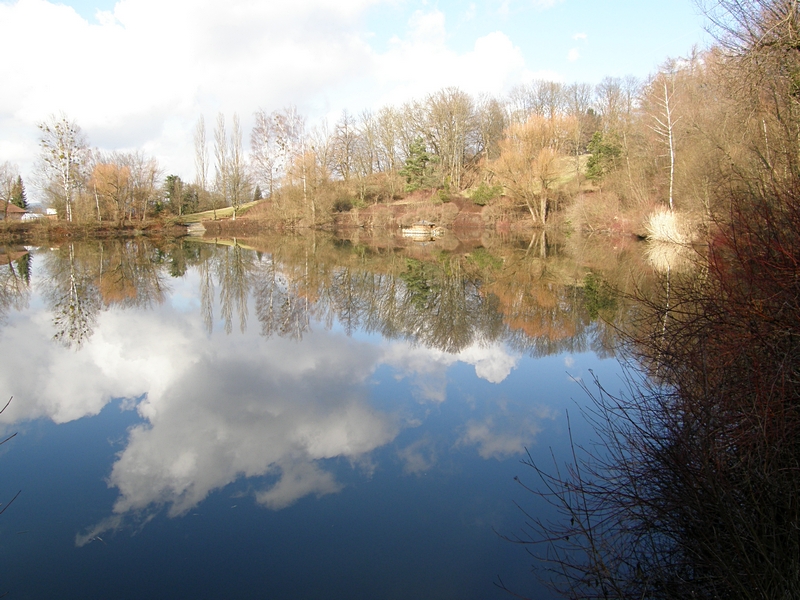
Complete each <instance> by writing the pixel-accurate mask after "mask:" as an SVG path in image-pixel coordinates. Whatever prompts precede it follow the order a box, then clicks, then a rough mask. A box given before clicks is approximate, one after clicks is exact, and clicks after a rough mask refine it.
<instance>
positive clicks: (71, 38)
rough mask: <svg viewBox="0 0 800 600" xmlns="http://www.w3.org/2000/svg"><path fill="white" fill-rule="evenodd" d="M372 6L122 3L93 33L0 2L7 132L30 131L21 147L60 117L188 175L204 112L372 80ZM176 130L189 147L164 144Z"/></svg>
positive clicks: (63, 11) (57, 9)
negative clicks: (361, 26)
mask: <svg viewBox="0 0 800 600" xmlns="http://www.w3.org/2000/svg"><path fill="white" fill-rule="evenodd" d="M373 3H374V0H349V1H343V2H335V3H333V2H327V1H324V0H300V1H297V2H282V3H278V2H251V1H250V0H229V1H227V2H219V1H217V0H200V1H196V0H122V1H120V2H118V3H117V5H116V6H115V8H114V10H113V13H109V12H102V13H99V14H98V18H97V21H96V22H92V23H89V22H87V21H86V20H84V19H83V18H82V17H80V16H79V15H78V14H77V13H76V12H75V11H74V10H72V9H71V8H69V7H66V6H62V5H56V4H51V3H49V2H46V1H45V0H20V1H19V2H17V3H14V4H0V53H2V54H3V56H6V57H14V58H13V59H11V60H8V59H6V60H4V61H2V62H1V63H0V78H2V79H3V80H4V81H14V86H13V88H14V91H13V93H10V90H9V88H8V86H6V88H5V89H4V92H3V93H2V94H0V122H3V121H7V120H13V121H16V122H18V123H21V124H23V125H24V127H23V128H21V129H20V130H18V131H16V132H13V133H14V134H15V136H17V137H16V138H15V139H12V140H11V142H12V143H14V144H17V145H19V144H21V143H22V139H24V137H33V138H35V136H36V130H35V123H36V122H37V121H41V120H43V119H44V118H46V117H47V115H49V114H51V113H57V112H59V111H62V110H63V111H64V112H66V113H67V114H68V115H69V116H71V117H72V118H74V119H76V120H77V121H78V122H79V123H80V124H81V126H82V127H83V128H84V129H85V130H87V131H88V132H90V133H91V136H90V137H91V141H92V142H93V143H94V144H97V145H100V146H107V147H116V148H125V147H137V148H138V147H147V148H148V150H149V151H151V152H153V153H155V154H156V155H161V156H162V157H164V158H168V157H171V159H172V160H174V161H175V162H177V163H180V164H179V165H177V166H179V167H183V168H184V169H186V170H189V169H191V164H190V161H191V152H187V151H186V147H187V146H190V144H191V127H192V124H193V123H194V121H195V120H196V119H197V117H198V116H199V115H200V114H201V112H206V113H208V114H209V115H210V116H213V114H215V113H216V112H217V111H218V110H222V111H225V112H228V113H230V112H233V111H236V110H238V111H242V112H243V113H244V116H248V115H249V114H250V113H251V112H252V111H253V110H255V109H256V108H257V107H258V106H259V105H264V106H266V107H268V108H280V107H281V106H283V105H286V104H289V103H297V104H301V105H302V104H303V101H304V100H306V99H308V98H317V96H318V95H319V94H320V93H321V92H323V90H325V89H326V88H328V87H329V86H331V85H335V84H337V83H339V82H341V81H343V80H347V79H352V78H353V77H356V76H358V75H360V74H361V73H363V71H364V70H367V71H369V70H370V68H371V61H372V53H371V50H370V49H369V46H368V45H367V44H366V43H365V42H364V40H363V39H362V38H363V36H361V34H360V32H359V30H358V18H357V17H358V16H359V15H360V14H361V13H362V12H363V11H364V10H365V9H366V8H367V7H368V6H369V5H371V4H373ZM33 39H35V40H36V43H31V40H33ZM21 48H24V51H20V49H21ZM276 82H278V83H277V84H276ZM317 100H318V98H317ZM305 108H307V107H305ZM170 123H174V124H172V125H169V124H170ZM168 127H171V128H173V129H174V128H177V129H179V130H181V131H182V132H184V133H185V136H184V139H181V140H180V141H176V140H174V139H170V138H169V137H167V136H165V135H164V131H165V129H167V128H168ZM0 150H4V151H6V152H9V149H4V148H0ZM4 158H8V159H11V160H16V161H17V162H22V163H26V162H27V163H28V164H29V163H30V157H26V156H24V154H23V155H16V156H15V155H14V154H13V153H12V154H11V155H6V156H0V159H4ZM170 168H176V167H175V166H173V165H170ZM190 174H191V171H189V172H188V173H186V175H187V176H188V175H190Z"/></svg>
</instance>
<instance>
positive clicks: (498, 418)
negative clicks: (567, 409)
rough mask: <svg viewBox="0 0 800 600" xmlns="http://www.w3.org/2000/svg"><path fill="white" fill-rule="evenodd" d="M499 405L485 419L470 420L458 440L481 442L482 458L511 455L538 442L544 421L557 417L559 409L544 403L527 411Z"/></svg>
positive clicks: (466, 442)
mask: <svg viewBox="0 0 800 600" xmlns="http://www.w3.org/2000/svg"><path fill="white" fill-rule="evenodd" d="M499 408H500V410H498V411H496V412H495V413H494V414H491V415H489V416H487V417H485V418H484V419H483V420H475V419H473V420H471V421H469V422H468V423H467V424H466V426H465V427H464V433H463V434H462V435H461V437H460V438H459V440H458V444H459V445H466V446H477V448H478V454H479V455H480V456H481V457H482V458H486V459H489V458H496V459H498V460H499V459H504V458H508V457H509V456H513V455H514V454H520V453H522V452H524V450H525V448H527V447H529V446H531V445H533V444H534V443H535V441H536V436H537V435H538V434H539V433H540V432H541V431H542V421H544V420H549V421H552V420H554V419H555V412H554V411H552V410H551V409H549V408H546V407H543V406H538V407H535V408H534V409H532V410H530V409H529V410H527V411H524V412H522V411H518V410H514V411H509V410H504V409H503V407H502V406H501V407H499Z"/></svg>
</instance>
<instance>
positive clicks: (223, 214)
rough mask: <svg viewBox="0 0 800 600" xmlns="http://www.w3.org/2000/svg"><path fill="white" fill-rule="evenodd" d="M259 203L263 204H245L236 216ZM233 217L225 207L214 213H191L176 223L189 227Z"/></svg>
mask: <svg viewBox="0 0 800 600" xmlns="http://www.w3.org/2000/svg"><path fill="white" fill-rule="evenodd" d="M259 202H263V200H255V201H253V202H248V203H246V204H242V205H241V206H240V207H239V210H238V212H237V213H236V215H237V216H242V215H243V214H244V213H245V212H246V211H247V209H249V208H251V207H253V206H255V205H256V204H258V203H259ZM232 216H233V207H231V206H227V207H225V208H218V209H217V210H216V211H213V210H204V211H203V212H198V213H192V214H190V215H183V216H182V217H181V218H180V219H178V221H179V222H180V223H183V224H184V225H189V224H190V223H200V222H201V221H209V220H213V219H230V218H231V217H232Z"/></svg>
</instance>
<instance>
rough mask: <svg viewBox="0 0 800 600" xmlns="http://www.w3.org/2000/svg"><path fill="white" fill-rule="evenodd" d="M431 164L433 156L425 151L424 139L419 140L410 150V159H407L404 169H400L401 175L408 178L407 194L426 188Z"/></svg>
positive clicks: (412, 144) (415, 141) (413, 143)
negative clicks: (429, 164)
mask: <svg viewBox="0 0 800 600" xmlns="http://www.w3.org/2000/svg"><path fill="white" fill-rule="evenodd" d="M430 162H431V156H430V154H428V152H427V150H425V143H424V142H423V141H422V138H417V139H416V140H414V141H413V142H412V143H411V147H410V148H409V149H408V158H406V162H405V165H403V168H402V169H400V175H402V176H403V177H405V178H406V191H407V192H413V191H414V190H418V189H420V188H421V187H424V185H425V179H426V176H427V174H428V163H430Z"/></svg>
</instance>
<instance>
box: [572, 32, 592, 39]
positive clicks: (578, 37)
mask: <svg viewBox="0 0 800 600" xmlns="http://www.w3.org/2000/svg"><path fill="white" fill-rule="evenodd" d="M588 37H589V36H587V35H586V34H585V33H576V34H575V35H573V36H572V39H573V40H585V39H587V38H588Z"/></svg>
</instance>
